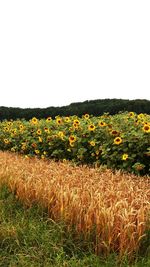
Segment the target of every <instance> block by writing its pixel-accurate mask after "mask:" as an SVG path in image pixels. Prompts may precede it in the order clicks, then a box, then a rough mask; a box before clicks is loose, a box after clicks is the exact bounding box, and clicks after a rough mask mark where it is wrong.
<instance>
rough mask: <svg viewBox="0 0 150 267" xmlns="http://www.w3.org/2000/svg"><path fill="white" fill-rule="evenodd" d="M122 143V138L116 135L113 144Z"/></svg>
mask: <svg viewBox="0 0 150 267" xmlns="http://www.w3.org/2000/svg"><path fill="white" fill-rule="evenodd" d="M121 143H122V139H121V137H119V136H118V137H116V138H115V139H114V144H116V145H119V144H121Z"/></svg>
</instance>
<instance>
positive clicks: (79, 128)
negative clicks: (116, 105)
mask: <svg viewBox="0 0 150 267" xmlns="http://www.w3.org/2000/svg"><path fill="white" fill-rule="evenodd" d="M0 150H9V151H12V152H19V153H21V154H24V155H25V157H26V158H28V157H32V156H37V157H39V158H42V159H49V158H51V159H55V160H62V161H66V160H70V161H73V162H75V163H79V164H89V165H94V166H107V167H108V168H111V169H121V170H124V171H127V172H132V173H135V174H140V175H145V174H149V173H150V115H147V114H143V113H141V114H136V113H134V112H124V113H118V114H116V115H109V114H107V113H105V114H103V115H102V116H99V117H94V116H92V115H89V114H84V115H83V116H82V118H79V117H77V116H69V117H61V116H57V117H55V119H54V120H53V119H51V117H48V118H47V119H41V120H38V119H37V118H35V117H34V118H32V119H31V120H30V121H26V120H15V121H13V120H10V121H7V120H4V121H2V122H0Z"/></svg>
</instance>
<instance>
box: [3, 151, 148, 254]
mask: <svg viewBox="0 0 150 267" xmlns="http://www.w3.org/2000/svg"><path fill="white" fill-rule="evenodd" d="M1 184H6V185H7V186H8V187H9V189H11V191H12V192H14V193H15V195H16V197H17V199H18V200H20V201H21V202H22V203H24V205H25V206H26V205H27V206H32V205H33V204H35V203H38V204H40V206H42V207H44V209H46V210H47V211H48V215H49V217H50V218H51V219H53V220H54V221H56V222H57V221H61V220H62V221H63V222H64V223H65V225H66V226H67V229H66V230H68V231H69V232H70V231H72V230H73V231H75V232H74V237H75V239H76V240H78V239H80V238H81V239H82V242H83V244H84V243H88V242H90V244H92V248H93V251H94V252H95V253H96V254H98V255H102V254H105V255H107V254H109V253H114V252H116V253H118V254H119V255H120V257H122V256H123V255H126V254H127V255H128V256H129V257H132V256H134V255H135V253H137V252H138V251H139V250H140V248H142V249H144V250H145V251H146V249H148V244H149V240H148V232H149V231H150V223H149V221H150V218H149V212H150V179H149V178H146V177H140V179H139V177H137V176H135V175H133V174H125V173H123V174H122V173H121V172H120V171H117V172H116V173H115V174H113V172H112V171H111V170H108V169H106V170H101V169H99V168H90V167H88V166H72V164H69V163H68V162H65V163H63V162H55V161H53V160H51V161H42V160H39V159H37V158H32V159H25V158H24V157H21V156H19V155H17V154H13V153H9V152H2V151H1V152H0V186H1ZM143 242H144V243H143ZM143 244H145V245H144V247H143V246H142V245H143ZM144 250H143V251H144Z"/></svg>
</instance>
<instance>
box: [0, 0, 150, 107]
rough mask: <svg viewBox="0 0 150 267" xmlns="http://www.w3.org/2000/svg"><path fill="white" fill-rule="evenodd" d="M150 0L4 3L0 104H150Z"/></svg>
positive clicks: (0, 19) (0, 5) (0, 18)
mask: <svg viewBox="0 0 150 267" xmlns="http://www.w3.org/2000/svg"><path fill="white" fill-rule="evenodd" d="M149 14H150V1H149V0H144V1H143V0H140V1H139V0H113V1H112V0H98V1H97V0H90V1H89V0H13V1H12V0H0V106H7V107H21V108H34V107H40V108H44V107H50V106H64V105H69V104H70V103H75V102H82V101H86V100H93V99H105V98H120V99H148V100H150V15H149Z"/></svg>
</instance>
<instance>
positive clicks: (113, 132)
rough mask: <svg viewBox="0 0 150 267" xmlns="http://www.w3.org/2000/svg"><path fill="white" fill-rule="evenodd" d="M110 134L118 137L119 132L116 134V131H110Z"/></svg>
mask: <svg viewBox="0 0 150 267" xmlns="http://www.w3.org/2000/svg"><path fill="white" fill-rule="evenodd" d="M111 134H112V135H118V134H119V132H118V131H116V130H112V131H111Z"/></svg>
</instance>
